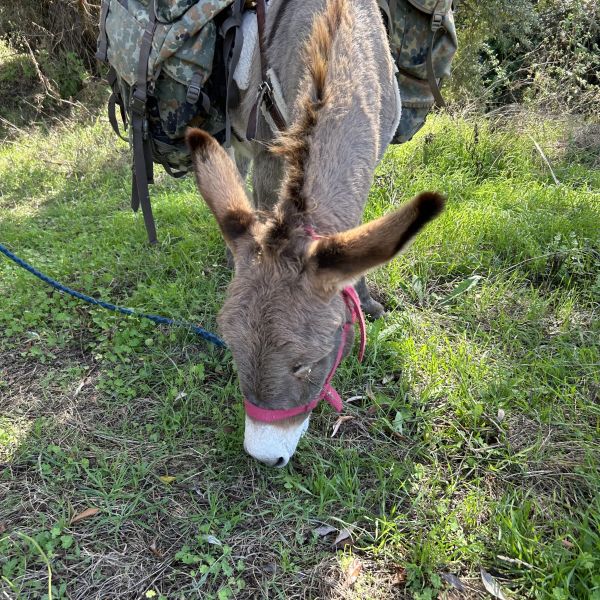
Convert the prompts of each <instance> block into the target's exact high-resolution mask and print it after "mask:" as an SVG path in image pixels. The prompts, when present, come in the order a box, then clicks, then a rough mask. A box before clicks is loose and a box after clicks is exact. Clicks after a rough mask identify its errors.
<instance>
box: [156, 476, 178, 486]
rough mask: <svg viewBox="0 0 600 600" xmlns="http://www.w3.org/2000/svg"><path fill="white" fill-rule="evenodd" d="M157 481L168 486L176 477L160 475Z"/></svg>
mask: <svg viewBox="0 0 600 600" xmlns="http://www.w3.org/2000/svg"><path fill="white" fill-rule="evenodd" d="M159 479H160V480H161V481H162V482H163V483H164V484H166V485H169V484H170V483H173V482H174V481H175V480H176V479H177V477H174V476H173V475H161V476H160V477H159Z"/></svg>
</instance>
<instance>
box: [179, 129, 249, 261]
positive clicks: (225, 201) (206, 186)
mask: <svg viewBox="0 0 600 600" xmlns="http://www.w3.org/2000/svg"><path fill="white" fill-rule="evenodd" d="M186 141H187V144H188V147H189V148H190V150H191V153H192V162H193V165H194V171H195V173H196V181H197V183H198V189H199V190H200V194H202V197H203V198H204V200H205V201H206V203H207V204H208V207H209V208H210V210H211V211H212V213H213V214H214V215H215V218H216V220H217V223H218V224H219V227H220V228H221V233H222V234H223V237H224V238H225V242H226V243H227V245H228V246H229V247H230V248H231V251H232V252H233V253H234V255H235V254H236V251H237V250H239V247H240V244H241V243H243V241H244V239H245V238H246V239H248V238H249V236H250V235H251V227H252V225H253V224H254V221H255V216H254V211H253V209H252V206H251V204H250V202H249V200H248V197H247V196H246V192H245V191H244V184H243V182H242V180H241V177H240V174H239V172H238V170H237V168H236V166H235V165H234V164H233V162H232V160H231V159H230V158H229V156H228V155H227V153H226V152H225V150H223V148H222V147H221V145H220V144H219V143H218V142H217V140H215V138H214V137H212V136H211V135H210V134H208V133H206V131H203V130H202V129H188V130H187V132H186Z"/></svg>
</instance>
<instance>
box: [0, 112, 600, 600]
mask: <svg viewBox="0 0 600 600" xmlns="http://www.w3.org/2000/svg"><path fill="white" fill-rule="evenodd" d="M530 136H531V137H533V138H534V139H536V141H538V142H539V143H540V144H541V145H542V147H543V148H544V149H545V152H546V153H547V155H548V156H549V157H550V160H551V161H552V165H553V169H554V171H555V175H556V176H557V177H558V178H559V180H560V181H561V185H560V186H556V185H555V184H554V182H553V179H552V177H551V175H550V173H549V172H548V170H547V167H546V166H545V164H544V162H543V161H542V160H541V158H540V156H539V154H538V152H537V151H536V149H535V146H534V144H533V142H532V139H531V137H530ZM560 139H561V130H560V127H559V126H558V125H555V124H553V123H551V122H548V123H540V122H537V123H536V122H522V123H515V122H512V121H507V122H504V123H495V124H489V123H485V122H480V123H479V124H478V126H477V131H475V128H474V124H473V123H471V122H467V121H464V120H461V119H451V118H450V117H438V118H433V119H431V122H430V123H429V124H428V126H427V128H426V130H424V131H423V132H422V133H420V134H419V135H418V136H417V138H416V139H415V140H414V141H413V142H411V143H410V144H406V145H404V146H401V147H399V148H392V149H390V150H389V152H388V154H387V155H386V158H385V159H384V161H383V162H382V164H381V165H380V167H379V169H378V171H377V175H376V179H375V184H374V186H373V188H372V191H371V195H370V198H369V203H368V206H367V211H366V216H367V218H369V219H371V218H374V217H376V216H378V215H380V214H383V213H384V212H386V211H388V210H389V209H390V208H391V207H392V206H396V205H399V204H400V203H402V202H403V201H404V200H406V199H408V198H409V197H411V196H412V195H414V194H416V193H418V192H419V191H422V190H424V189H436V190H440V191H442V192H443V193H445V194H446V195H447V196H448V200H449V201H448V208H447V211H446V212H445V213H444V215H443V216H442V217H440V218H439V219H438V220H436V221H435V222H434V223H433V224H432V225H431V226H430V227H428V229H427V230H426V231H425V232H424V233H423V234H422V235H421V236H419V238H418V239H417V240H416V241H415V243H414V244H413V246H412V247H411V248H410V250H409V251H408V252H407V253H406V254H405V255H403V256H402V257H400V258H398V259H397V260H395V261H393V262H392V263H391V264H390V265H388V266H386V267H384V268H382V269H380V270H378V271H377V272H375V273H373V274H372V275H371V283H372V284H373V287H374V288H375V289H376V291H377V293H378V295H379V297H380V298H381V299H382V300H383V301H384V302H385V303H386V305H387V307H388V309H389V311H390V312H389V314H388V315H387V316H386V317H385V319H383V320H381V321H378V322H375V323H371V324H369V345H368V350H367V355H366V357H365V361H364V363H363V364H361V363H359V362H358V361H357V359H356V357H351V358H349V359H348V360H347V361H346V362H345V363H344V364H343V366H342V368H341V369H340V371H339V373H338V375H337V376H336V384H337V387H338V389H339V390H340V392H342V393H343V394H344V396H345V397H350V396H363V397H364V399H363V400H358V401H356V402H353V403H352V404H350V405H348V406H347V408H346V409H345V410H346V414H347V415H349V416H352V417H354V418H353V419H351V420H348V421H346V422H345V423H344V424H343V425H342V426H341V428H340V431H339V433H338V434H337V435H336V436H335V437H334V438H331V437H330V435H331V432H332V426H333V424H334V422H335V419H336V416H335V415H334V414H332V413H331V411H330V410H329V409H328V408H323V409H318V410H317V411H316V414H315V415H314V416H313V418H312V425H311V429H310V431H309V433H308V434H307V436H306V437H305V438H304V439H303V440H302V441H301V443H300V447H299V450H298V453H297V455H296V456H295V457H294V459H293V461H292V464H291V465H290V467H289V468H288V469H286V470H284V471H273V470H269V469H266V468H263V467H261V466H259V465H257V464H255V463H253V462H252V461H251V460H250V459H249V458H248V457H247V456H245V455H244V454H243V450H242V436H243V411H242V406H241V402H240V393H239V390H238V387H237V382H236V378H235V373H234V371H233V368H232V364H231V360H230V357H229V354H228V353H227V352H223V351H219V350H216V349H214V348H212V347H208V346H206V345H205V344H204V343H202V342H201V341H199V340H198V339H196V338H194V336H193V335H191V334H189V333H187V332H185V331H182V330H167V329H161V328H158V329H157V328H155V327H154V326H153V325H152V324H149V323H145V322H141V321H138V320H136V319H133V318H125V317H120V316H115V315H112V314H110V313H107V312H104V311H100V310H96V309H92V308H89V307H86V306H82V305H81V304H80V303H79V302H77V301H75V300H72V299H69V298H66V297H65V296H63V295H61V294H57V293H54V292H51V291H50V290H49V289H48V288H47V287H46V286H44V285H43V284H41V283H40V282H38V281H37V280H35V279H33V278H32V277H31V276H30V275H28V274H27V273H25V272H24V271H22V270H21V269H19V268H18V267H16V265H13V264H12V263H9V262H8V261H6V260H4V259H2V260H0V297H1V298H2V303H1V304H0V398H1V402H0V461H3V463H4V464H3V465H2V466H3V471H2V472H1V474H0V494H2V496H1V497H0V499H1V502H0V527H2V526H5V527H6V532H5V533H0V569H2V575H3V577H4V579H3V580H2V582H1V583H0V590H2V591H3V592H4V591H5V590H6V593H7V594H8V597H13V596H11V594H12V595H15V594H16V597H22V598H38V597H41V595H42V594H43V593H44V585H45V581H46V580H45V577H46V575H45V573H46V565H45V563H44V562H43V561H42V560H41V559H40V557H39V556H38V554H36V552H35V551H34V550H33V549H32V546H31V544H28V543H26V542H25V541H24V540H23V538H20V537H19V536H18V535H17V534H18V533H19V532H21V533H25V534H26V535H28V536H31V537H32V538H33V539H35V540H36V542H37V543H38V544H39V546H40V547H41V548H42V549H43V550H44V552H45V553H46V555H47V556H48V557H49V560H50V565H51V567H52V575H53V583H54V585H55V590H54V595H55V596H56V597H61V594H62V597H82V594H84V591H85V594H87V597H115V598H116V597H128V596H131V595H133V596H136V597H137V596H139V595H140V594H142V595H144V594H145V593H146V592H147V591H150V592H153V591H155V592H156V595H157V597H160V595H161V594H162V596H163V597H164V598H169V599H171V598H180V597H185V598H189V597H195V596H199V595H201V596H202V597H204V596H205V597H217V595H218V594H220V596H218V597H219V598H227V597H231V598H233V597H235V598H244V597H251V596H252V595H253V594H254V595H255V597H256V596H257V597H265V598H266V597H273V598H295V597H310V598H317V597H332V596H333V597H337V596H339V597H355V598H389V597H392V596H393V594H396V595H397V596H398V597H407V598H421V599H424V598H434V597H438V596H439V595H440V594H441V593H443V592H442V590H444V589H447V588H448V584H447V583H444V580H443V579H441V578H440V577H441V575H440V574H442V573H450V574H454V575H456V576H457V577H459V578H460V579H461V580H462V581H463V582H464V584H465V585H466V586H467V587H468V589H469V590H470V591H469V592H468V593H469V594H471V596H468V595H467V597H474V598H475V597H480V594H482V590H483V587H482V585H481V583H480V574H479V567H480V566H483V567H484V568H485V569H486V570H487V571H488V572H490V573H492V574H493V575H494V576H495V577H497V579H498V580H499V581H500V582H501V585H502V586H503V587H504V589H505V590H507V593H508V592H509V591H513V592H514V597H519V598H555V599H561V598H565V599H567V598H582V599H583V598H586V599H587V598H597V597H598V594H599V593H600V580H599V579H598V575H597V573H598V572H600V542H599V538H598V534H597V532H598V521H599V520H600V507H599V506H598V497H599V495H600V481H599V476H598V472H599V469H600V448H599V442H598V440H599V439H600V405H599V404H598V390H599V389H600V381H599V375H598V374H599V365H600V349H599V346H598V339H600V331H599V327H598V318H597V310H598V298H599V294H600V280H599V279H598V271H599V267H600V241H599V236H598V223H599V222H600V194H599V192H598V186H599V185H600V178H599V176H598V173H597V172H594V171H593V170H592V169H589V168H587V167H585V165H584V164H583V163H579V162H577V161H576V160H574V159H573V158H572V157H571V158H570V159H569V161H568V162H567V161H565V160H564V156H563V154H561V152H559V150H558V149H556V148H558V147H559V146H558V145H557V141H559V140H560ZM555 149H556V150H555ZM129 175H130V171H129V165H128V152H127V149H126V147H125V145H124V144H122V143H121V142H117V141H115V139H114V136H113V135H112V132H111V131H110V128H109V127H108V126H107V123H106V122H105V121H104V120H103V119H99V120H96V121H92V122H88V123H87V124H85V125H71V126H68V127H67V126H65V127H63V128H60V129H53V130H50V131H49V132H43V131H37V132H32V134H31V135H29V136H27V137H23V138H20V139H18V140H16V142H15V143H10V144H7V145H5V146H4V147H3V148H2V149H0V243H3V244H5V245H7V246H9V247H10V248H11V249H13V250H14V251H15V252H17V254H19V255H20V256H22V257H23V258H25V259H28V260H30V261H31V262H32V263H33V264H34V265H35V266H37V267H38V268H40V269H41V270H43V271H45V272H46V273H47V274H49V275H51V276H52V277H55V278H57V279H59V280H61V281H63V282H64V283H66V284H68V285H71V286H72V287H74V288H76V289H78V290H81V291H84V292H86V293H89V294H91V295H95V296H100V297H102V298H104V299H107V300H111V301H116V302H118V303H121V304H123V305H127V306H131V307H134V308H137V309H140V310H143V311H147V312H153V313H159V314H164V315H168V316H172V317H177V318H183V319H186V320H192V321H195V322H198V323H201V324H202V325H204V326H205V327H207V328H209V329H214V328H215V327H216V325H215V317H216V314H217V312H218V309H219V307H220V305H221V303H222V301H223V298H224V293H225V288H226V285H227V282H228V281H229V278H230V272H229V271H228V268H227V266H226V265H227V261H226V255H225V248H224V245H223V243H222V241H221V239H220V236H219V233H218V230H217V227H216V225H215V223H214V220H213V218H212V216H211V215H210V213H209V211H208V210H207V208H206V207H205V205H204V204H203V202H202V201H201V200H200V199H199V198H198V195H197V192H196V190H195V186H194V182H193V180H192V178H186V179H184V180H179V181H174V180H171V179H169V178H167V177H166V176H164V175H162V176H159V177H158V178H157V185H156V186H154V189H153V190H152V199H153V207H154V211H155V215H156V219H157V225H158V232H159V238H160V242H159V245H158V247H156V248H149V247H148V246H147V245H146V243H145V231H144V226H143V221H142V219H141V216H140V215H134V214H133V213H132V212H131V210H130V209H129V185H130V184H129ZM468 278H472V279H471V280H470V281H472V282H473V283H472V285H471V286H470V287H468V289H467V286H466V285H465V282H466V283H468V282H469V279H468ZM461 290H463V291H462V292H461ZM165 476H166V477H167V479H166V480H164V479H160V478H161V477H163V478H164V477H165ZM171 477H174V478H175V479H174V480H171V479H170V478H171ZM165 481H167V482H168V483H165ZM88 506H96V507H98V508H100V509H101V510H100V512H99V513H98V515H97V516H95V517H94V518H92V519H89V520H86V521H82V522H81V523H80V524H77V525H73V526H71V525H70V524H69V523H70V518H71V517H72V516H73V515H74V514H76V513H77V512H80V511H81V510H83V509H85V508H87V507H88ZM323 523H329V524H331V525H333V526H335V527H336V528H338V529H341V528H343V527H344V526H345V525H354V526H355V527H356V529H355V533H354V542H355V547H354V549H349V548H347V549H346V550H345V551H339V552H338V553H337V554H336V552H335V551H334V550H333V549H332V548H331V544H332V542H333V539H334V538H335V533H334V534H331V535H330V536H328V537H325V538H321V537H319V535H318V534H315V533H314V532H313V530H314V529H315V528H316V527H318V526H319V525H320V524H323ZM207 535H211V536H215V537H216V538H217V539H218V540H219V541H220V542H221V543H222V544H223V546H219V545H216V544H214V543H209V542H207V541H206V540H207V538H206V536H207ZM125 547H126V548H127V551H125V550H123V548H125ZM355 557H356V558H358V559H359V560H360V561H361V563H362V564H363V567H362V570H361V573H360V574H359V577H358V580H357V582H356V583H355V584H354V585H353V586H350V587H344V577H345V576H344V574H343V572H344V570H345V569H346V568H347V567H348V566H349V565H350V564H352V563H351V561H352V559H353V558H355ZM149 573H150V574H153V575H152V576H151V577H149V575H148V574H149ZM61 585H62V586H63V587H62V588H61ZM3 586H4V587H3ZM594 594H595V595H594ZM336 595H337V596H336ZM83 597H85V596H83Z"/></svg>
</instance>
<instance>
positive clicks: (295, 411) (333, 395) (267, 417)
mask: <svg viewBox="0 0 600 600" xmlns="http://www.w3.org/2000/svg"><path fill="white" fill-rule="evenodd" d="M341 294H342V299H343V300H344V303H345V304H346V307H347V308H348V310H349V311H350V317H351V320H350V321H346V323H344V327H343V329H342V339H341V340H340V345H339V347H338V351H337V355H336V358H335V361H334V363H333V366H332V367H331V371H329V375H327V378H326V379H325V383H324V384H323V389H322V390H321V392H320V394H319V395H318V396H317V397H316V398H314V399H313V400H311V401H310V402H309V403H308V404H302V405H301V406H294V407H293V408H286V409H272V408H260V407H259V406H256V405H255V404H252V403H251V402H248V400H247V399H246V398H244V408H245V409H246V414H247V415H248V416H249V417H252V418H253V419H255V420H256V421H262V422H263V423H273V422H274V421H281V420H282V419H289V418H290V417H295V416H297V415H301V414H304V413H309V412H310V411H311V410H313V408H315V406H317V404H319V402H320V401H321V400H327V402H329V404H331V406H332V407H333V408H334V409H335V410H337V412H340V411H341V410H342V398H341V397H340V395H339V394H338V393H337V391H336V390H335V389H334V387H333V386H332V385H331V380H332V379H333V376H334V375H335V372H336V370H337V368H338V367H339V365H340V363H341V362H342V357H343V355H344V348H345V347H346V340H347V339H348V333H349V332H350V330H351V329H352V327H353V326H354V323H356V322H357V321H358V326H359V329H360V349H359V353H358V360H362V359H363V356H364V354H365V346H366V345H367V329H366V326H365V317H364V315H363V312H362V310H361V308H360V300H359V298H358V295H357V294H356V290H355V289H354V288H353V287H352V286H351V285H349V286H348V287H345V288H344V289H343V290H342V292H341Z"/></svg>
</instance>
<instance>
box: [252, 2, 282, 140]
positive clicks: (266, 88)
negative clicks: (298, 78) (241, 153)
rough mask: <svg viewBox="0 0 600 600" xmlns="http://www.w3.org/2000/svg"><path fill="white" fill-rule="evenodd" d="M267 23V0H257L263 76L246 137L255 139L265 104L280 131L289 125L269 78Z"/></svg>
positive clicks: (259, 51)
mask: <svg viewBox="0 0 600 600" xmlns="http://www.w3.org/2000/svg"><path fill="white" fill-rule="evenodd" d="M266 23H267V5H266V0H256V24H257V27H258V56H259V62H260V75H261V78H262V81H261V84H260V85H259V87H258V92H257V94H256V101H255V102H254V105H253V106H252V110H251V111H250V117H249V118H248V128H247V130H246V139H248V140H253V139H255V138H256V131H257V129H258V117H259V112H260V111H259V108H260V107H261V106H264V107H265V109H266V110H267V112H268V113H269V115H270V117H271V119H272V120H273V123H274V124H275V127H276V128H277V129H278V130H279V131H283V130H284V129H285V128H286V127H287V123H286V120H285V118H284V116H283V115H282V114H281V111H280V110H279V106H278V105H277V99H276V97H275V95H274V94H273V86H272V84H271V81H270V79H269V74H268V70H269V66H268V62H267V48H266V41H265V30H266Z"/></svg>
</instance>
